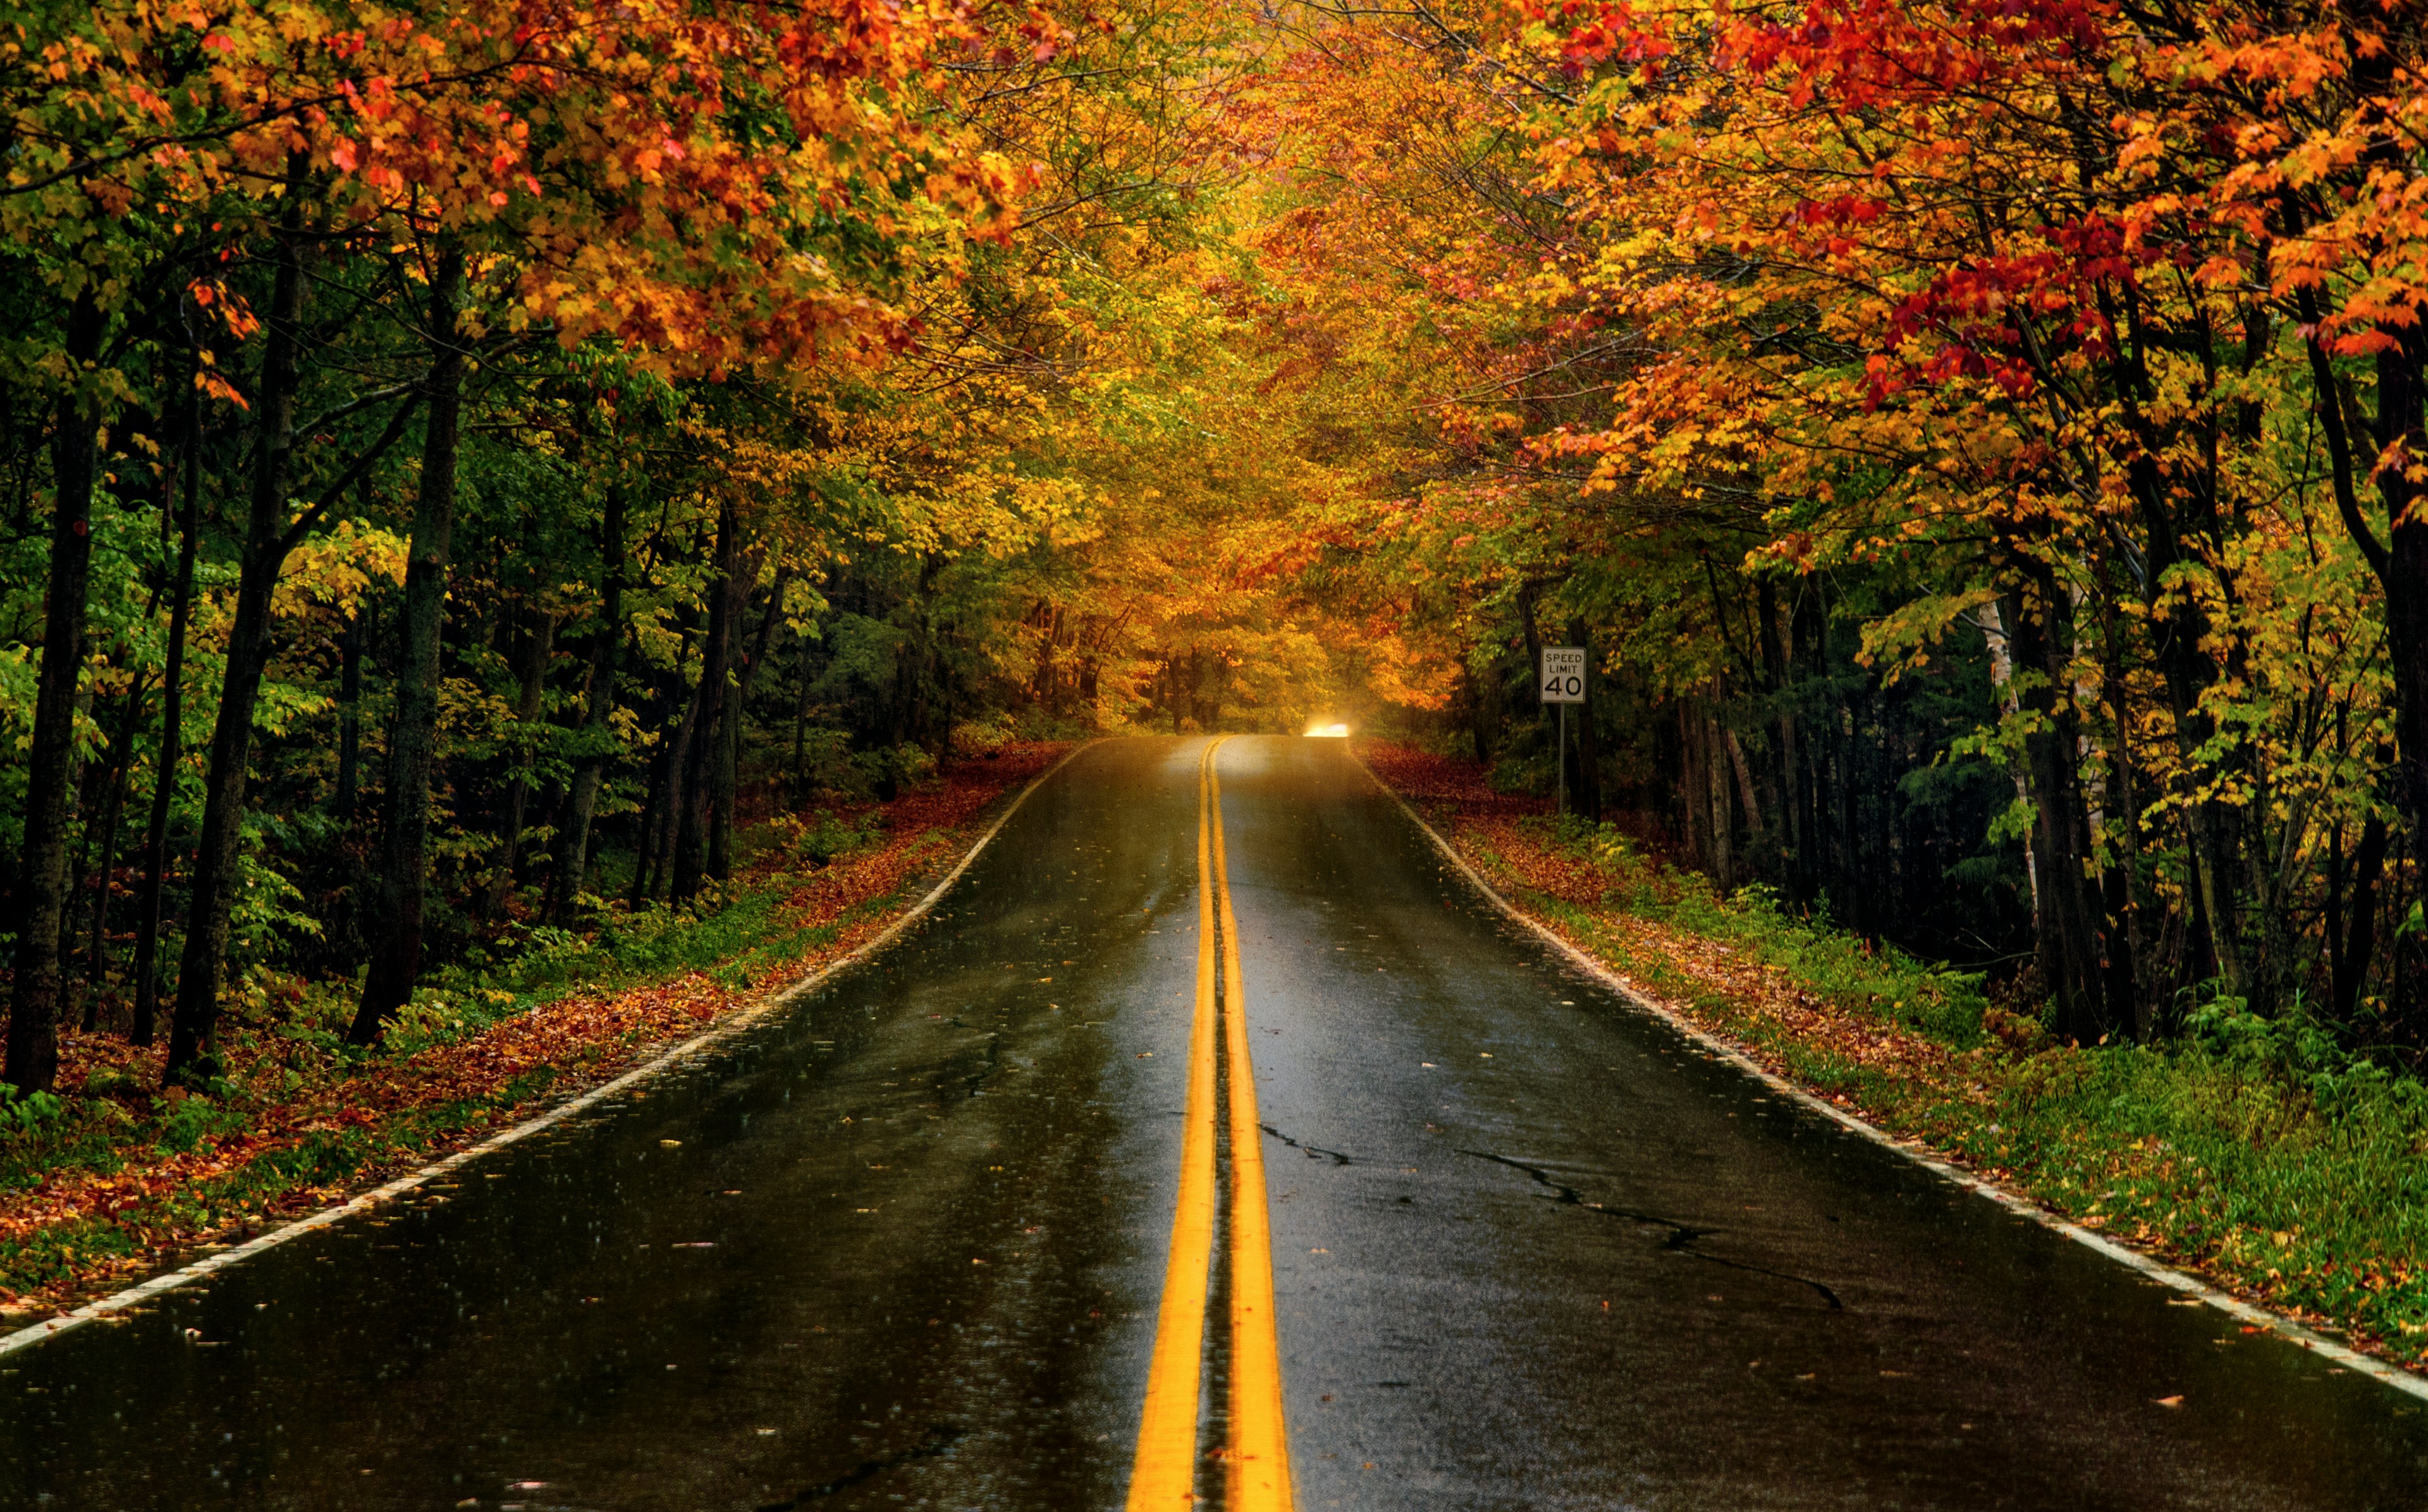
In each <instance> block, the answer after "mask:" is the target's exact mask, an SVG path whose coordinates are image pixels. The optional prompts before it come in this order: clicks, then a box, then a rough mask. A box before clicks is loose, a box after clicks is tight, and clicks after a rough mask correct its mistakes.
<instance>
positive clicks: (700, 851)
mask: <svg viewBox="0 0 2428 1512" xmlns="http://www.w3.org/2000/svg"><path fill="white" fill-rule="evenodd" d="M737 533H738V525H737V523H736V521H735V519H734V516H733V506H732V505H731V504H730V503H728V504H724V505H721V506H719V508H718V510H717V512H716V575H715V577H714V580H713V581H712V582H711V584H710V587H709V592H708V644H707V646H706V648H705V649H704V650H703V651H702V652H701V654H700V661H699V689H698V691H697V695H696V696H695V697H694V698H693V700H692V707H693V709H694V714H693V717H692V718H691V719H690V720H689V721H688V722H687V723H689V724H690V727H691V728H690V735H691V739H690V740H689V742H688V748H687V749H686V750H685V752H684V754H683V757H684V759H683V784H682V804H681V807H680V808H678V809H677V810H676V813H677V824H676V830H675V865H674V884H673V886H672V887H671V888H670V889H669V896H670V897H671V898H672V900H673V901H674V902H687V901H689V900H690V899H691V898H692V897H693V896H694V895H695V894H697V892H698V891H699V884H700V878H701V875H702V874H703V872H704V870H705V868H706V860H707V849H708V834H707V830H708V820H709V812H708V808H709V796H710V795H709V791H708V789H709V787H710V784H711V782H712V781H713V780H714V763H715V756H716V751H717V747H718V745H719V744H720V738H721V735H722V730H721V722H722V721H723V719H724V717H725V707H726V687H725V683H726V673H727V669H728V665H729V663H730V661H731V660H732V653H733V603H732V599H733V586H732V585H733V580H734V573H735V566H736V557H737V554H738V552H739V550H740V545H741V544H740V542H739V541H738V540H737V539H736V535H737Z"/></svg>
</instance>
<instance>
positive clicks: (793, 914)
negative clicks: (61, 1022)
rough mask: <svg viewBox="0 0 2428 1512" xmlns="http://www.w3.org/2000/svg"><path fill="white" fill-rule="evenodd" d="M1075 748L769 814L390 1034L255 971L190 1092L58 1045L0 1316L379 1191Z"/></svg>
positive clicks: (813, 949) (883, 891)
mask: <svg viewBox="0 0 2428 1512" xmlns="http://www.w3.org/2000/svg"><path fill="white" fill-rule="evenodd" d="M1068 748H1069V747H1068V743H1067V742H1043V743H1036V744H1028V745H1016V746H1015V745H1008V746H1006V747H1004V748H1003V749H1002V750H1001V751H1000V752H999V753H998V754H997V755H996V756H993V757H992V758H990V759H987V760H984V761H973V762H969V763H966V764H964V765H961V766H959V767H955V768H951V769H948V770H947V771H946V772H943V774H942V775H941V776H940V777H939V778H938V779H937V780H936V781H934V782H932V783H929V784H927V786H925V787H922V788H919V789H914V790H912V791H910V792H908V793H906V794H904V795H903V796H902V797H901V798H899V799H897V800H896V801H895V802H894V803H892V804H888V805H841V806H836V807H830V808H827V809H822V810H819V811H817V812H815V813H812V814H809V815H795V816H786V817H781V818H779V819H778V820H776V821H773V822H772V823H770V824H769V825H767V826H765V827H763V829H761V830H760V831H759V832H758V833H757V834H756V835H754V836H753V837H751V838H752V841H753V844H752V846H751V847H750V859H749V860H748V861H747V862H746V864H745V865H744V866H742V867H741V868H740V869H738V870H737V871H736V873H735V875H734V877H733V878H732V880H731V881H730V882H728V883H726V884H723V885H719V886H714V887H713V888H712V889H710V890H707V891H704V892H703V893H702V895H701V896H700V898H699V899H697V901H696V902H694V904H692V905H691V906H688V907H685V908H683V909H680V910H677V909H669V908H665V907H652V908H647V909H644V910H641V911H639V912H637V913H636V912H633V911H631V910H628V909H626V908H624V907H623V906H622V905H621V904H620V903H618V904H612V905H606V906H603V907H601V908H600V909H599V912H598V913H597V914H596V915H595V916H594V919H593V922H592V923H591V924H589V925H587V926H585V927H584V928H582V930H579V931H571V930H557V929H547V928H528V929H523V930H520V931H518V932H517V933H516V934H515V935H512V936H511V937H510V939H509V941H508V942H507V944H506V946H505V948H503V949H501V950H498V951H491V952H488V954H487V955H485V956H484V957H482V958H479V959H476V960H475V961H473V962H472V963H470V964H468V965H466V966H463V967H456V968H453V969H451V970H449V971H445V972H441V973H436V974H435V975H434V976H433V977H432V978H431V980H430V982H429V983H428V984H427V985H425V986H424V987H423V988H422V990H421V991H419V992H418V993H417V994H416V995H415V998H414V1000H413V1002H412V1004H411V1005H410V1006H409V1007H408V1008H407V1009H406V1010H405V1011H404V1013H403V1014H402V1016H400V1017H399V1019H398V1021H397V1023H396V1025H395V1026H394V1029H393V1031H392V1032H391V1033H390V1035H389V1037H388V1039H387V1042H386V1044H385V1045H383V1046H381V1047H379V1048H378V1049H373V1050H369V1051H365V1050H357V1049H350V1048H348V1047H346V1046H345V1045H344V1044H343V1043H342V1040H341V1036H342V1035H343V1033H344V1031H345V1026H346V1023H347V1021H348V1019H349V1018H350V1017H351V1016H352V1014H353V998H354V990H353V985H352V984H314V983H306V982H303V981H300V980H297V979H292V978H284V977H278V976H274V975H255V976H253V977H251V978H249V979H248V980H246V981H245V982H244V983H242V984H239V986H238V989H237V991H236V992H235V993H234V994H233V995H232V997H233V1000H232V1001H231V1003H230V1004H229V1010H228V1015H227V1017H226V1018H225V1020H224V1021H223V1025H222V1036H223V1038H222V1046H221V1054H222V1060H223V1063H224V1075H223V1076H222V1077H221V1079H220V1081H218V1082H217V1084H216V1085H215V1086H214V1087H213V1089H212V1092H211V1094H210V1095H208V1096H202V1095H187V1094H184V1093H183V1092H182V1091H176V1092H171V1093H168V1094H165V1095H164V1094H162V1093H161V1092H160V1091H159V1090H158V1089H159V1083H160V1059H161V1055H162V1051H161V1050H160V1049H158V1048H154V1049H136V1048H135V1047H133V1046H130V1045H127V1044H126V1043H125V1042H124V1041H123V1040H120V1039H117V1038H114V1037H111V1036H107V1035H102V1034H82V1035H71V1036H67V1037H66V1039H65V1041H64V1043H63V1045H62V1050H63V1054H62V1069H61V1074H60V1078H59V1086H58V1093H59V1095H58V1097H57V1099H56V1100H55V1101H51V1102H48V1103H46V1104H43V1105H41V1106H39V1107H37V1106H25V1107H23V1108H20V1107H18V1106H17V1105H15V1104H0V1325H12V1324H20V1323H23V1322H25V1321H26V1320H28V1319H30V1318H32V1317H35V1316H40V1315H41V1314H44V1313H47V1312H50V1311H55V1310H57V1309H64V1308H67V1307H72V1306H74V1305H75V1303H77V1302H78V1301H80V1300H82V1299H85V1298H87V1297H90V1296H92V1295H95V1294H98V1293H103V1292H107V1291H109V1290H112V1289H114V1288H115V1287H117V1286H119V1285H121V1284H123V1283H125V1282H126V1281H127V1280H128V1279H129V1278H130V1277H132V1276H135V1275H136V1274H138V1273H140V1272H145V1271H152V1270H156V1269H159V1268H161V1267H163V1266H164V1265H167V1264H170V1263H172V1262H174V1261H175V1260H177V1259H178V1258H179V1257H180V1256H181V1255H184V1254H187V1253H190V1252H191V1251H192V1250H193V1249H194V1248H195V1247H197V1246H206V1245H217V1244H234V1243H238V1242H240V1241H241V1240H243V1239H245V1238H247V1237H249V1236H250V1235H251V1234H252V1233H254V1232H257V1231H259V1230H260V1229H262V1228H265V1227H271V1225H273V1224H275V1223H278V1222H280V1221H283V1220H285V1219H287V1218H289V1217H292V1216H295V1215H298V1214H300V1213H303V1212H307V1211H312V1210H314V1209H317V1208H320V1207H322V1206H324V1205H326V1204H328V1203H330V1202H333V1201H336V1200H339V1199H341V1198H342V1197H343V1196H344V1195H346V1194H348V1193H350V1192H353V1191H358V1190H362V1189H364V1188H367V1187H370V1186H374V1185H377V1184H379V1183H380V1182H382V1181H385V1180H387V1179H392V1178H393V1177H394V1176H395V1175H397V1174H398V1173H400V1172H402V1171H404V1170H409V1169H412V1168H413V1167H415V1166H418V1165H420V1164H422V1163H425V1162H428V1161H430V1160H433V1159H435V1158H437V1157H438V1156H440V1155H443V1154H445V1153H446V1152H448V1151H449V1150H451V1149H454V1148H459V1147H461V1146H464V1145H467V1144H470V1143H473V1142H475V1141H477V1140H478V1139H480V1138H482V1137H484V1135H486V1134H487V1133H489V1132H491V1131H494V1130H496V1129H498V1128H500V1127H502V1126H504V1125H508V1124H512V1123H515V1122H517V1121H518V1120H520V1119H522V1118H524V1117H528V1116H530V1115H531V1114H533V1113H535V1112H537V1111H538V1110H539V1109H540V1108H541V1107H543V1106H545V1105H546V1104H548V1103H550V1102H552V1101H554V1100H557V1099H559V1098H562V1097H570V1096H572V1095H574V1094H576V1093H578V1092H579V1091H581V1090H582V1089H583V1088H585V1087H589V1086H593V1085H596V1084H597V1083H599V1081H605V1080H607V1079H608V1078H610V1077H613V1076H615V1075H616V1074H618V1073H620V1072H622V1071H625V1070H628V1069H630V1068H631V1067H632V1065H637V1064H639V1063H641V1062H642V1061H645V1060H646V1059H648V1057H649V1056H650V1055H652V1054H654V1053H656V1052H658V1051H660V1050H662V1049H665V1048H667V1047H669V1046H671V1045H672V1044H674V1043H676V1042H679V1041H681V1040H682V1039H685V1038H688V1037H689V1036H691V1035H693V1034H696V1033H698V1032H701V1031H702V1030H704V1029H707V1028H709V1027H710V1026H712V1025H713V1024H714V1023H715V1022H716V1021H718V1020H719V1019H722V1018H725V1017H727V1016H730V1015H732V1014H734V1013H737V1012H740V1011H741V1010H743V1009H746V1008H748V1007H750V1006H752V1005H753V1004H756V1003H758V1002H760V1001H763V1000H764V999H765V998H766V997H767V996H768V995H769V994H771V993H773V992H777V991H780V990H781V989H782V988H784V987H785V986H787V985H789V984H792V983H794V982H796V981H797V980H799V979H800V978H801V977H803V976H805V975H807V974H808V973H810V972H812V971H813V970H816V969H817V968H818V967H821V966H824V965H826V964H827V963H828V962H831V961H833V960H835V959H836V958H838V957H840V956H842V955H844V954H845V953H847V952H849V951H852V950H853V949H855V948H857V947H858V946H859V945H861V943H863V942H864V941H866V940H867V939H869V938H870V937H872V936H874V935H877V934H878V932H879V931H881V930H882V929H883V928H884V927H885V926H886V924H887V923H888V922H890V921H891V920H892V919H894V917H896V916H897V915H898V914H899V913H900V912H901V911H902V910H903V909H904V908H906V907H908V906H909V905H910V903H911V902H914V901H916V899H917V898H918V897H919V896H920V894H921V893H922V892H923V891H924V890H925V888H926V887H927V886H928V885H929V883H930V880H931V879H932V878H933V877H934V876H935V875H936V874H937V873H939V872H940V871H942V870H943V869H944V868H945V867H947V866H949V865H950V863H951V862H952V861H953V859H955V858H956V857H958V856H959V855H960V853H961V852H962V851H963V850H964V849H965V848H966V847H967V846H968V845H969V844H970V843H971V842H972V841H973V840H975V839H976V835H977V832H978V830H979V827H980V826H981V824H982V822H983V821H984V820H985V819H986V817H987V816H988V815H989V813H990V812H991V811H992V810H993V807H994V806H995V805H997V804H998V802H1000V801H1001V800H1003V799H1004V798H1006V797H1007V796H1008V795H1009V794H1010V793H1012V792H1013V791H1015V790H1017V789H1019V788H1021V787H1022V786H1024V785H1025V784H1026V783H1027V782H1028V781H1029V780H1030V779H1031V778H1033V777H1035V776H1036V775H1037V774H1038V773H1039V772H1042V771H1044V770H1045V769H1046V768H1047V767H1048V766H1050V765H1052V764H1053V762H1055V761H1056V760H1058V759H1059V758H1060V756H1062V755H1063V753H1064V752H1065V751H1066V750H1068Z"/></svg>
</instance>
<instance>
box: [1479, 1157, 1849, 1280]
mask: <svg viewBox="0 0 2428 1512" xmlns="http://www.w3.org/2000/svg"><path fill="white" fill-rule="evenodd" d="M1459 1153H1460V1154H1461V1155H1468V1156H1472V1157H1474V1158H1475V1159H1476V1160H1479V1161H1490V1162H1493V1163H1494V1164H1496V1165H1506V1166H1508V1167H1509V1168H1510V1169H1511V1170H1513V1171H1523V1172H1525V1173H1526V1174H1527V1175H1528V1176H1530V1177H1533V1178H1534V1180H1535V1182H1536V1183H1537V1184H1538V1185H1541V1186H1546V1187H1549V1188H1550V1190H1551V1193H1552V1196H1551V1200H1552V1201H1553V1202H1554V1203H1556V1204H1558V1205H1559V1206H1561V1207H1564V1208H1583V1209H1585V1210H1586V1211H1591V1212H1600V1213H1607V1214H1609V1215H1610V1216H1611V1217H1614V1218H1623V1219H1625V1220H1627V1221H1628V1222H1631V1223H1640V1224H1644V1225H1647V1226H1649V1227H1654V1228H1666V1229H1668V1230H1669V1237H1668V1238H1667V1239H1665V1240H1664V1241H1663V1242H1662V1244H1661V1247H1662V1248H1664V1249H1668V1250H1675V1251H1677V1252H1678V1253H1679V1254H1681V1255H1691V1256H1693V1257H1694V1258H1695V1259H1697V1260H1709V1261H1711V1262H1712V1263H1713V1264H1714V1265H1724V1266H1727V1267H1728V1268H1729V1269H1730V1270H1732V1271H1748V1272H1751V1273H1752V1274H1753V1275H1756V1276H1774V1277H1776V1278H1778V1279H1779V1280H1781V1281H1794V1282H1795V1283H1796V1285H1798V1286H1809V1287H1811V1288H1812V1289H1813V1291H1815V1292H1817V1293H1820V1294H1821V1300H1822V1301H1824V1302H1827V1303H1829V1310H1831V1311H1832V1312H1844V1311H1846V1303H1844V1302H1842V1301H1840V1300H1839V1299H1838V1293H1835V1292H1833V1291H1831V1290H1830V1289H1829V1287H1828V1286H1827V1285H1826V1284H1824V1283H1822V1282H1820V1281H1816V1280H1814V1279H1813V1277H1811V1276H1798V1275H1796V1273H1794V1272H1793V1271H1776V1270H1773V1269H1771V1268H1770V1267H1769V1266H1767V1265H1756V1264H1754V1263H1752V1262H1751V1261H1749V1260H1731V1259H1729V1258H1728V1257H1727V1256H1726V1255H1714V1254H1710V1253H1708V1252H1706V1251H1704V1250H1699V1249H1697V1248H1695V1247H1694V1246H1695V1244H1696V1243H1697V1242H1698V1240H1702V1239H1706V1238H1709V1237H1710V1236H1711V1235H1713V1234H1716V1233H1720V1232H1722V1231H1723V1230H1721V1229H1717V1228H1698V1227H1695V1226H1694V1225H1693V1224H1686V1223H1680V1222H1679V1221H1678V1220H1677V1219H1675V1218H1664V1217H1661V1216H1659V1215H1657V1214H1655V1213H1649V1212H1637V1211H1633V1210H1632V1209H1628V1208H1614V1207H1612V1206H1610V1205H1609V1204H1608V1203H1605V1202H1588V1201H1586V1200H1585V1195H1584V1194H1583V1193H1582V1192H1580V1191H1578V1190H1577V1189H1576V1188H1575V1187H1572V1186H1569V1185H1567V1183H1565V1182H1562V1181H1555V1180H1553V1179H1551V1175H1550V1172H1549V1171H1546V1170H1544V1169H1543V1168H1542V1167H1541V1166H1539V1165H1529V1164H1527V1163H1526V1162H1524V1161H1513V1160H1511V1159H1510V1158H1509V1157H1508V1156H1506V1155H1495V1154H1493V1153H1491V1152H1490V1151H1488V1150H1480V1149H1463V1150H1460V1151H1459Z"/></svg>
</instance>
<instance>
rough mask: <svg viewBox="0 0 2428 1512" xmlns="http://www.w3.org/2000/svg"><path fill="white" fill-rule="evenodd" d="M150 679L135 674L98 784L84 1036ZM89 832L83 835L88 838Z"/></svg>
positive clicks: (103, 959)
mask: <svg viewBox="0 0 2428 1512" xmlns="http://www.w3.org/2000/svg"><path fill="white" fill-rule="evenodd" d="M150 681H151V678H150V676H149V675H148V674H145V673H141V672H139V673H137V674H136V675H135V681H134V682H133V683H132V684H130V685H129V686H128V687H127V690H126V707H125V709H124V710H123V712H122V713H121V715H120V717H119V723H118V738H117V739H116V740H113V741H112V742H111V748H110V753H109V776H108V778H107V781H106V782H105V783H104V784H103V797H102V801H101V822H100V824H98V825H97V826H94V831H97V832H98V836H99V841H98V844H99V849H100V853H101V854H100V857H99V861H98V863H97V864H96V865H95V866H94V867H93V869H92V924H91V927H90V930H88V931H87V933H86V935H85V952H84V1014H83V1017H82V1020H81V1022H80V1023H79V1025H78V1027H79V1028H81V1029H83V1030H84V1031H85V1032H87V1033H90V1032H92V1030H93V1028H94V1026H95V1025H96V1024H98V1023H99V1021H100V1016H101V979H102V975H103V973H104V972H105V971H106V970H107V968H108V966H109V950H108V939H109V935H108V930H109V875H110V873H111V872H112V871H114V870H117V866H118V821H119V820H120V818H121V817H122V816H123V814H124V813H125V811H126V779H127V775H128V772H129V771H130V769H131V768H132V767H133V766H134V764H135V726H136V723H138V722H139V721H140V720H141V719H142V718H143V695H144V693H145V692H146V691H149V689H148V687H147V685H148V684H149V683H150ZM91 833H93V832H92V831H89V832H88V834H89V835H90V834H91Z"/></svg>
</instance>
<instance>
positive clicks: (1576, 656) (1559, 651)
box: [1542, 645, 1585, 704]
mask: <svg viewBox="0 0 2428 1512" xmlns="http://www.w3.org/2000/svg"><path fill="white" fill-rule="evenodd" d="M1542 689H1543V702H1544V703H1547V704H1582V703H1583V702H1584V701H1585V648H1584V647H1583V646H1581V645H1547V646H1545V647H1544V648H1543V677H1542Z"/></svg>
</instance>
